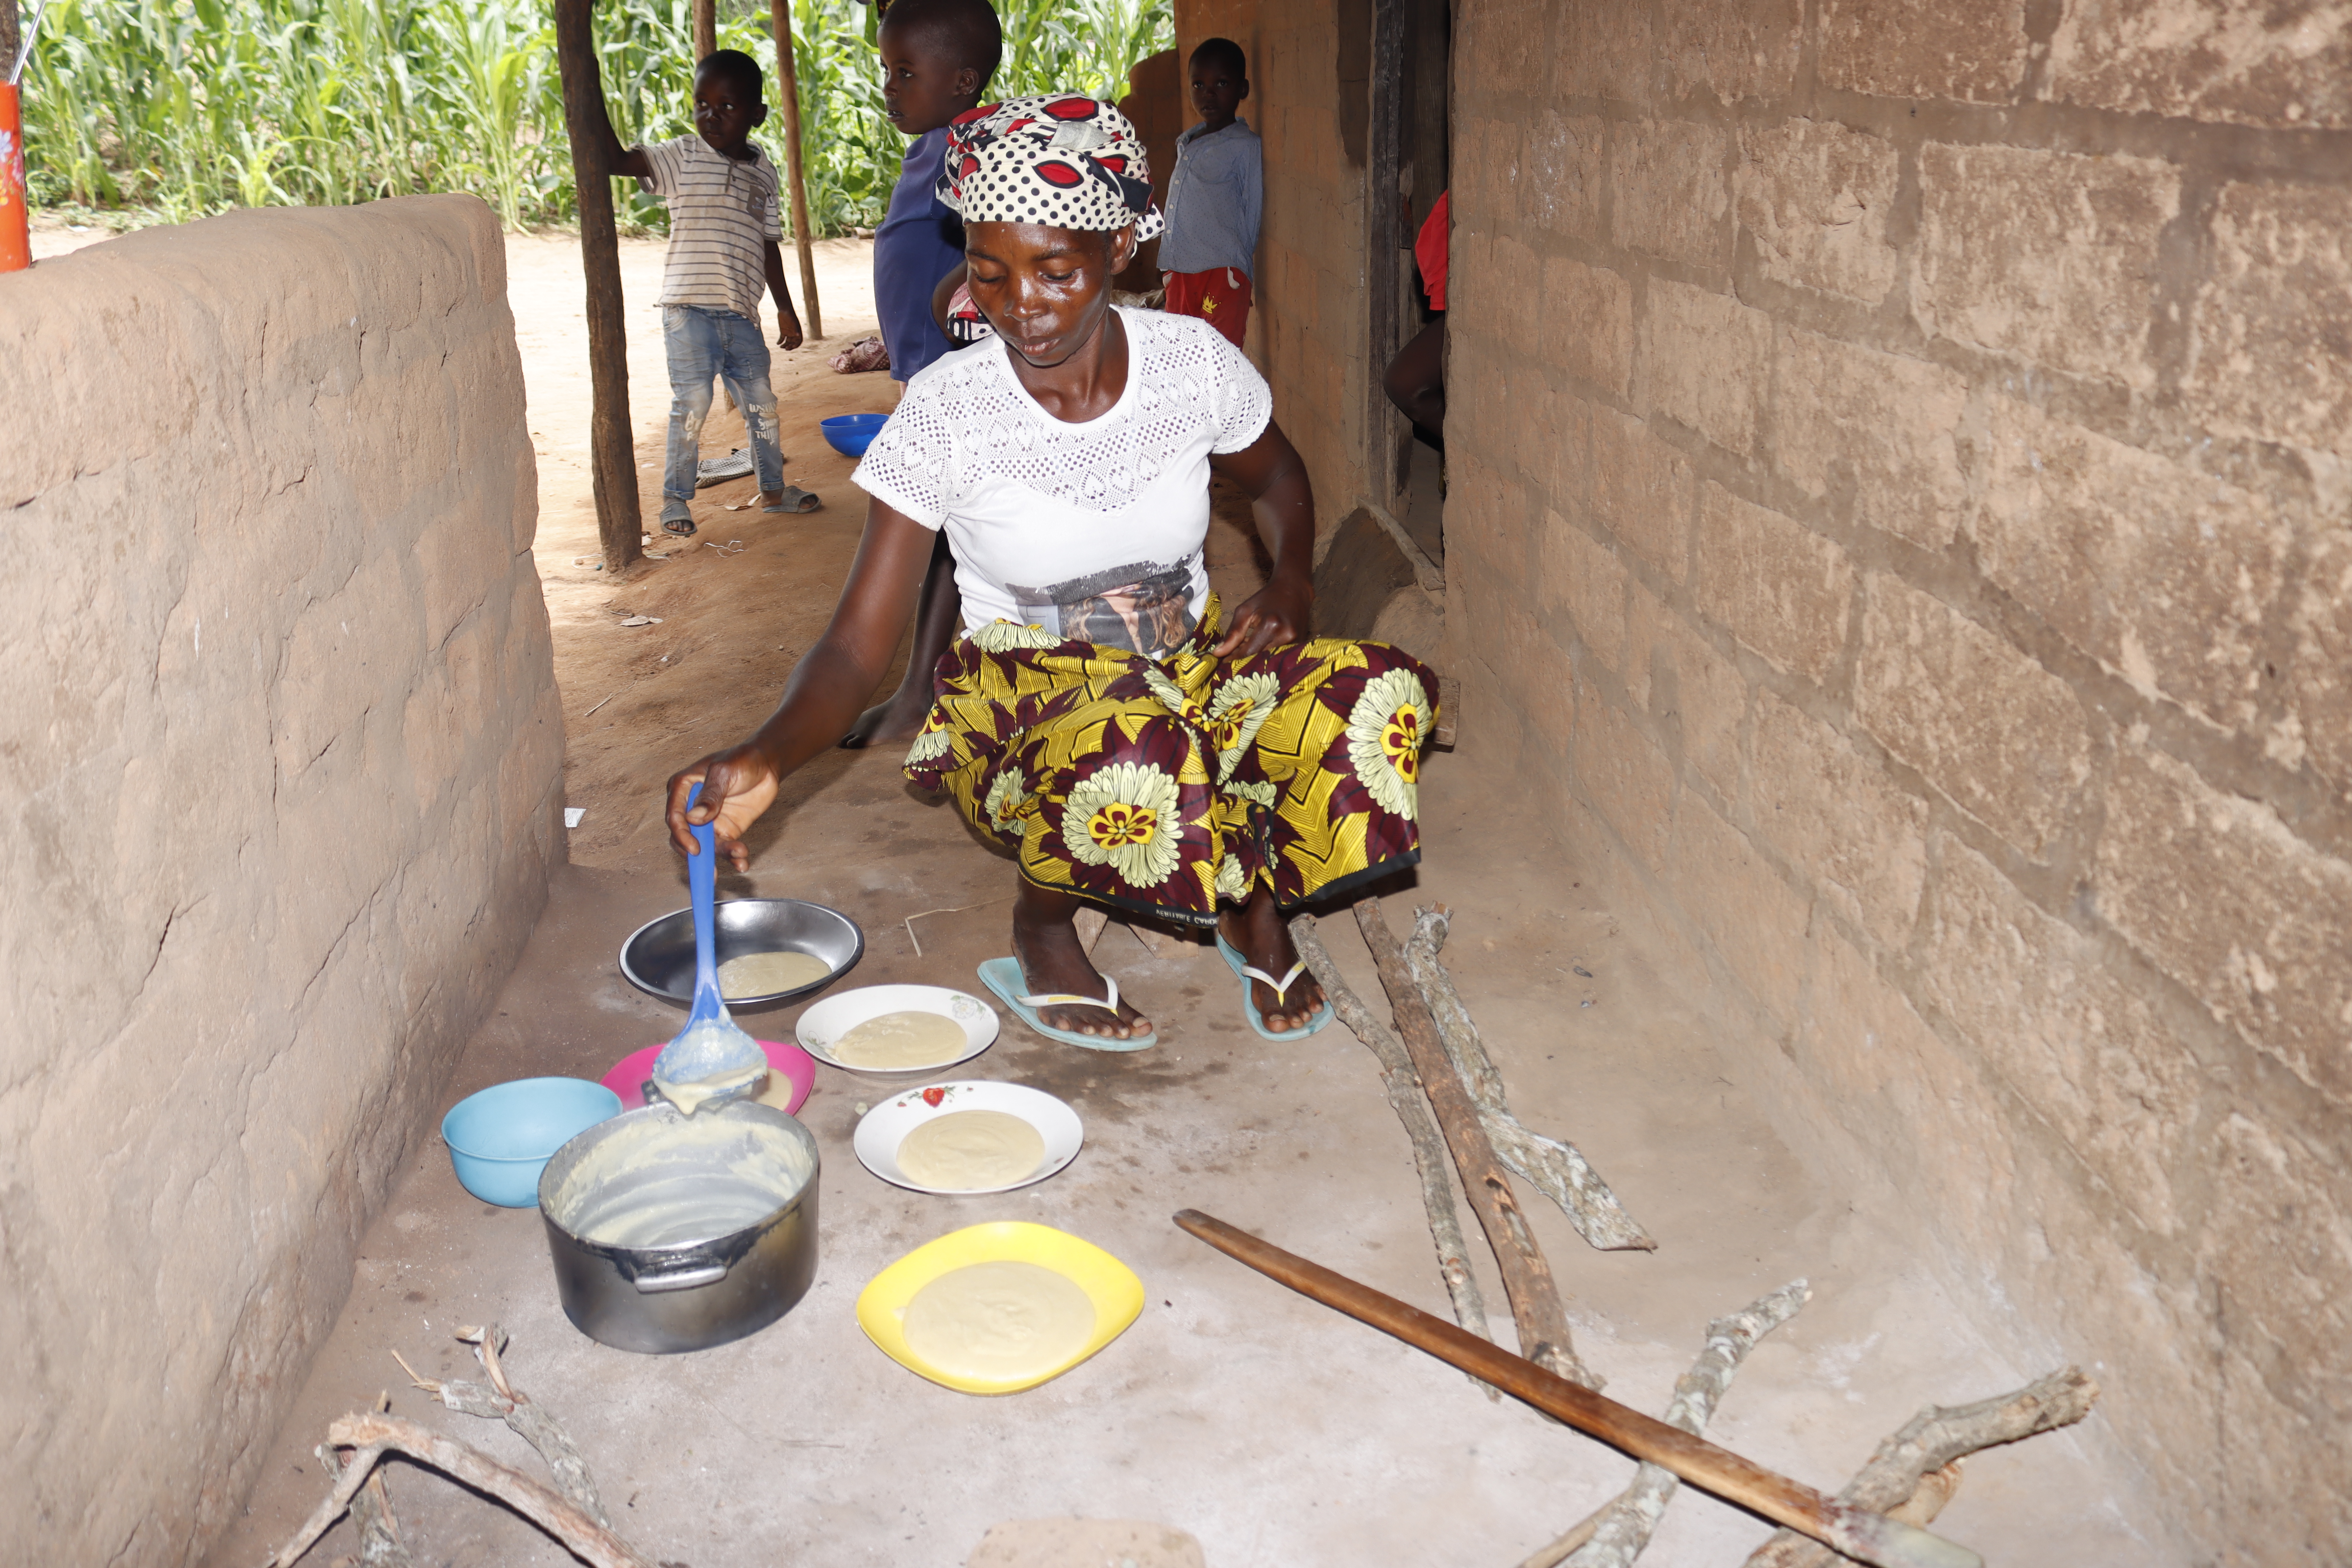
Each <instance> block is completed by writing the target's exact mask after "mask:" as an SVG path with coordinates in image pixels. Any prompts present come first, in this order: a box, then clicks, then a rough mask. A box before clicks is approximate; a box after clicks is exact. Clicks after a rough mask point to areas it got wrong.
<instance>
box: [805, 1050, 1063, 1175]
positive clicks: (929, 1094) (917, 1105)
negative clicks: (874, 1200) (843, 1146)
mask: <svg viewBox="0 0 2352 1568" xmlns="http://www.w3.org/2000/svg"><path fill="white" fill-rule="evenodd" d="M967 1110H991V1111H994V1112H996V1113H997V1114H999V1115H1002V1116H1011V1117H1014V1118H1016V1119H1018V1120H1020V1121H1025V1122H1027V1123H1028V1124H1029V1126H1030V1127H1031V1129H1032V1130H1033V1131H1035V1132H1036V1134H1037V1136H1038V1138H1039V1139H1040V1140H1041V1141H1042V1142H1044V1143H1045V1153H1044V1155H1043V1156H1042V1157H1040V1158H1039V1160H1038V1161H1037V1163H1036V1164H1035V1165H1034V1167H1033V1168H1032V1169H1031V1170H1030V1171H1029V1173H1028V1174H1026V1175H1024V1176H1022V1177H1021V1178H1019V1179H1018V1180H1016V1181H1009V1182H1004V1183H1001V1184H997V1185H994V1186H985V1187H935V1186H927V1185H925V1184H923V1183H921V1182H919V1181H917V1180H915V1179H914V1178H913V1177H911V1176H909V1175H908V1174H907V1173H906V1172H905V1171H903V1170H901V1169H900V1168H899V1166H898V1147H899V1145H900V1144H902V1143H904V1142H906V1141H907V1138H908V1135H909V1134H910V1133H912V1132H914V1131H915V1130H916V1129H918V1128H919V1127H921V1126H922V1125H923V1124H924V1123H926V1122H929V1121H938V1120H939V1119H940V1118H941V1117H946V1116H953V1115H956V1114H958V1113H960V1112H962V1111H967ZM1084 1142H1086V1133H1085V1130H1084V1129H1083V1128H1081V1127H1080V1126H1079V1124H1078V1113H1077V1112H1076V1111H1075V1110H1071V1109H1070V1108H1069V1107H1068V1106H1067V1105H1066V1104H1064V1103H1063V1102H1062V1101H1061V1100H1056V1099H1055V1098H1054V1097H1053V1096H1052V1095H1050V1094H1047V1093H1046V1092H1045V1090H1043V1089H1029V1088H1027V1087H1025V1086H1024V1085H1021V1084H1017V1083H990V1082H986V1081H983V1080H980V1079H968V1080H966V1081H963V1082H961V1083H934V1084H929V1085H927V1086H926V1087H924V1088H922V1089H908V1090H907V1091H906V1092H905V1093H903V1094H897V1095H893V1096H891V1097H890V1098H889V1099H888V1100H884V1101H883V1102H882V1103H881V1104H879V1105H877V1106H876V1107H875V1108H874V1109H873V1110H869V1111H867V1112H866V1114H865V1116H864V1117H862V1118H860V1119H859V1121H858V1123H857V1132H856V1136H855V1137H854V1138H852V1139H851V1140H850V1147H851V1148H852V1149H854V1150H856V1153H857V1161H858V1163H860V1164H862V1165H864V1166H865V1167H866V1169H867V1170H869V1171H871V1172H873V1173H875V1174H876V1175H877V1176H879V1177H881V1178H882V1179H883V1180H884V1181H886V1182H888V1183H889V1184H891V1185H892V1186H898V1187H906V1188H908V1189H909V1190H911V1191H914V1192H918V1193H935V1194H940V1196H943V1197H957V1198H962V1197H971V1196H974V1195H976V1194H982V1193H1009V1192H1011V1191H1013V1188H1015V1187H1025V1186H1028V1185H1030V1184H1032V1183H1035V1182H1042V1181H1044V1180H1045V1178H1046V1177H1048V1176H1050V1175H1053V1174H1054V1173H1055V1172H1057V1171H1059V1170H1061V1169H1062V1168H1063V1167H1064V1166H1066V1165H1067V1164H1068V1163H1070V1162H1071V1161H1073V1160H1075V1159H1076V1158H1077V1157H1078V1149H1079V1147H1080V1145H1082V1144H1083V1143H1084Z"/></svg>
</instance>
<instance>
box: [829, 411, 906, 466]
mask: <svg viewBox="0 0 2352 1568" xmlns="http://www.w3.org/2000/svg"><path fill="white" fill-rule="evenodd" d="M889 422H890V416H888V415H887V414H836V415H835V416H833V417H832V418H830V419H826V420H822V421H820V422H819V424H818V426H817V428H819V429H820V430H823V431H824V444H825V445H826V446H828V447H832V448H833V449H834V450H835V451H836V452H838V453H840V454H841V455H842V456H843V457H845V458H862V457H864V456H866V447H871V446H872V445H874V437H877V436H878V435H880V434H881V433H882V426H885V425H887V424H888V423H889Z"/></svg>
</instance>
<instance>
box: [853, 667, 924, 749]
mask: <svg viewBox="0 0 2352 1568" xmlns="http://www.w3.org/2000/svg"><path fill="white" fill-rule="evenodd" d="M930 712H931V683H930V681H929V679H923V680H916V679H911V676H910V678H909V679H906V680H903V681H901V682H899V684H898V690H896V691H894V692H892V693H891V694H890V697H889V700H887V701H885V702H877V703H876V704H875V705H874V706H873V707H871V708H868V709H867V710H866V711H865V712H863V713H860V714H859V715H858V716H857V722H856V723H855V724H852V725H851V726H850V727H849V733H848V734H846V735H844V736H843V737H842V738H841V748H842V750H844V751H845V752H862V751H864V750H865V749H866V747H868V746H870V745H872V744H874V743H875V742H877V741H911V740H913V739H914V738H915V736H916V735H917V734H918V733H919V732H920V731H921V730H922V728H923V721H924V720H925V719H928V718H929V717H930Z"/></svg>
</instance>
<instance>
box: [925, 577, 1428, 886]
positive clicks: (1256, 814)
mask: <svg viewBox="0 0 2352 1568" xmlns="http://www.w3.org/2000/svg"><path fill="white" fill-rule="evenodd" d="M1218 619H1219V615H1218V608H1217V602H1216V600H1215V598H1214V597H1213V596H1212V597H1211V599H1210V600H1209V604H1208V608H1207V613H1206V614H1205V615H1203V616H1202V619H1201V624H1200V626H1198V627H1196V628H1195V629H1194V631H1193V633H1192V636H1191V637H1188V638H1187V639H1186V640H1185V642H1184V644H1183V645H1182V646H1181V647H1179V648H1178V649H1177V651H1176V652H1175V653H1173V654H1171V656H1169V657H1168V658H1163V659H1155V658H1150V656H1148V655H1144V654H1139V653H1131V652H1129V651H1127V650H1125V649H1120V648H1111V647H1102V646H1100V645H1098V644H1096V643H1090V642H1080V641H1064V640H1063V639H1062V638H1060V637H1055V635H1054V634H1052V633H1050V632H1046V631H1044V630H1042V629H1040V628H1038V627H1036V626H1014V625H1013V623H1012V622H1010V621H996V622H993V623H992V624H990V625H988V626H982V627H980V628H978V629H977V630H975V631H972V632H971V633H970V634H968V635H967V636H965V637H962V638H960V639H959V640H958V641H957V643H956V645H955V647H952V648H950V650H949V651H948V652H947V654H946V655H945V656H943V657H942V658H940V663H939V668H938V671H937V674H936V677H935V684H934V688H933V689H934V690H935V691H936V692H937V698H936V700H935V701H934V702H933V703H932V705H931V711H930V717H929V719H928V720H927V721H925V723H924V725H923V731H922V733H921V734H919V735H918V736H917V737H916V738H915V743H914V745H913V747H912V748H911V749H910V750H909V751H908V753H907V776H908V778H909V779H911V780H913V781H914V782H915V783H916V784H919V785H920V786H922V787H923V788H924V789H927V790H930V791H934V792H944V793H946V794H947V795H949V796H950V797H951V798H952V799H953V800H954V801H955V803H956V805H957V807H958V808H959V809H961V811H962V813H963V815H964V817H965V819H966V820H967V821H969V822H970V823H971V825H972V826H974V827H976V828H978V829H979V830H980V831H982V833H986V834H989V835H991V836H992V837H995V838H996V839H998V840H999V841H1001V842H1003V843H1004V844H1005V845H1007V846H1009V847H1011V848H1012V849H1013V852H1014V854H1015V855H1016V856H1017V857H1018V858H1019V860H1020V862H1021V871H1022V875H1024V877H1026V878H1027V879H1029V880H1031V881H1033V882H1034V883H1037V884H1038V885H1039V886H1041V887H1045V888H1054V889H1062V890H1065V891H1067V892H1071V893H1076V894H1077V895H1079V896H1080V897H1082V898H1086V899H1089V900H1094V901H1096V902H1098V903H1105V904H1111V905H1115V906H1117V907H1118V908H1121V909H1125V910H1135V911H1138V912H1141V913H1148V914H1152V915H1157V916H1160V917H1161V918H1164V919H1168V920H1173V921H1184V922H1188V923H1192V924H1197V925H1205V924H1208V923H1210V922H1211V921H1214V920H1215V919H1216V915H1217V907H1218V904H1219V903H1220V901H1223V902H1224V903H1229V904H1240V903H1245V902H1247V901H1248V900H1249V899H1250V898H1251V896H1252V895H1253V894H1254V893H1255V890H1256V889H1258V888H1259V887H1261V886H1264V887H1268V888H1271V889H1273V890H1274V897H1275V900H1276V903H1277V904H1278V905H1280V906H1281V907H1283V908H1289V907H1291V906H1293V905H1297V904H1300V903H1304V902H1306V901H1307V900H1312V899H1320V898H1328V897H1331V896H1335V895H1338V894H1341V893H1345V892H1347V891H1349V889H1350V888H1351V887H1353V886H1356V885H1360V884H1361V883H1363V882H1366V881H1370V880H1371V879H1375V878H1378V877H1380V876H1381V875H1383V874H1385V873H1387V872H1390V871H1394V870H1398V869H1401V868H1404V867H1406V866H1410V865H1412V864H1413V863H1414V862H1415V861H1417V860H1418V859H1420V858H1421V849H1420V842H1421V839H1420V829H1419V826H1418V824H1417V822H1416V820H1415V817H1416V813H1417V810H1418V805H1417V799H1416V796H1417V786H1418V783H1419V780H1420V775H1421V752H1422V748H1423V745H1424V744H1425V743H1426V742H1427V741H1428V739H1429V736H1430V734H1431V732H1432V729H1433V724H1434V721H1435V719H1436V704H1435V701H1434V697H1435V693H1436V689H1437V679H1436V677H1435V676H1434V675H1433V674H1432V673H1431V671H1430V669H1429V668H1428V667H1427V666H1426V665H1424V664H1423V663H1422V662H1421V661H1420V660H1419V659H1416V658H1412V656H1411V655H1410V654H1407V653H1404V652H1402V650H1400V649H1397V648H1394V647H1390V646H1389V645H1387V644H1386V643H1374V642H1346V641H1341V640H1339V639H1336V638H1318V639H1317V640H1315V641H1313V642H1307V643H1297V644H1293V645H1292V646H1290V647H1276V648H1268V649H1267V650H1266V651H1265V652H1264V653H1260V654H1255V655H1253V656H1251V657H1249V658H1223V659H1221V658H1217V657H1216V656H1215V655H1214V654H1213V653H1211V652H1210V651H1209V650H1210V649H1211V648H1212V647H1213V646H1214V645H1215V643H1216V641H1217V635H1218V634H1217V625H1218Z"/></svg>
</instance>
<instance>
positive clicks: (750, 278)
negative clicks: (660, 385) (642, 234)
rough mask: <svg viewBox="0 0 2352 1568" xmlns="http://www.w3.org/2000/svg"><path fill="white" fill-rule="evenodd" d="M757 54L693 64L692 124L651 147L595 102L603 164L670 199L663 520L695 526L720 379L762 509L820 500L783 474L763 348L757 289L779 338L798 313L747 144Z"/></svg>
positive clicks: (678, 530)
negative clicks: (617, 129) (714, 390)
mask: <svg viewBox="0 0 2352 1568" xmlns="http://www.w3.org/2000/svg"><path fill="white" fill-rule="evenodd" d="M765 86H766V82H765V79H764V77H763V76H762V75H761V70H760V66H759V62H758V61H756V60H754V59H752V58H751V56H749V55H747V54H744V53H742V52H741V51H740V50H736V49H720V50H718V51H717V52H715V53H713V54H711V55H709V56H707V57H706V58H704V59H703V60H702V62H701V63H700V64H699V65H698V66H696V67H695V68H694V128H695V131H696V132H697V134H695V135H692V136H680V137H677V139H675V140H674V141H669V142H656V143H655V144H654V145H653V146H650V147H630V148H623V147H622V145H621V141H620V138H619V137H617V136H615V135H614V133H613V122H612V121H611V119H610V118H609V117H608V116H607V115H606V113H605V112H604V95H603V94H602V93H601V92H600V93H596V94H594V95H593V96H592V98H591V99H590V101H591V102H592V103H593V105H594V106H595V107H594V114H595V120H596V124H597V126H598V128H599V129H600V130H601V131H602V132H603V142H604V146H603V148H602V149H601V151H602V152H603V153H604V166H605V168H606V169H608V170H609V171H610V172H612V173H613V174H627V175H634V176H635V178H636V179H637V180H638V181H640V182H641V183H643V184H644V185H645V187H646V189H647V190H649V191H651V192H653V193H654V194H655V195H658V196H662V197H664V198H666V199H667V201H668V204H669V258H668V260H667V263H666V264H665V266H664V268H663V270H662V291H661V299H660V304H661V310H662V335H663V338H664V341H665V344H666V347H667V351H668V360H669V385H670V410H669V447H668V450H667V454H666V456H665V458H664V460H663V463H662V509H661V525H662V527H663V528H664V529H666V530H667V531H669V532H671V533H675V534H680V535H687V534H691V533H693V532H694V512H693V509H692V508H691V507H690V506H689V505H688V502H689V501H691V500H692V499H693V497H694V489H695V468H696V465H697V463H698V460H699V458H700V455H701V447H702V422H703V420H704V419H705V418H707V417H708V416H709V413H710V381H711V378H712V377H713V376H719V377H721V378H723V379H724V380H725V381H726V383H727V386H728V390H729V391H730V393H731V394H733V395H734V398H735V405H736V406H737V407H738V408H740V409H741V410H742V411H743V426H744V428H745V430H746V431H747V432H748V433H749V434H750V436H751V461H752V467H753V468H755V469H756V470H757V471H758V474H759V479H760V510H761V511H772V512H793V511H814V510H816V509H817V506H818V501H817V498H816V497H815V496H814V495H812V494H810V493H809V492H808V491H806V490H803V489H798V488H796V487H794V486H791V485H787V484H785V483H784V455H783V450H782V444H781V443H780V441H779V440H778V438H777V431H776V395H775V392H774V390H773V389H772V387H770V385H769V384H768V365H769V359H768V348H767V345H766V344H765V343H764V342H761V339H760V290H761V286H762V285H763V284H764V285H765V286H766V288H767V289H768V290H769V292H771V293H772V294H774V295H775V297H776V346H777V347H779V348H784V349H796V348H798V347H800V345H801V322H800V316H799V314H798V313H797V312H795V311H794V310H793V297H792V291H791V290H790V289H787V288H786V287H785V286H784V258H783V252H782V249H781V248H780V242H781V241H782V239H783V237H784V235H783V229H782V226H781V225H780V224H779V223H778V221H777V217H776V184H777V182H776V165H775V163H773V162H772V160H771V159H770V158H769V157H768V156H767V155H766V154H765V153H762V152H761V151H760V149H759V148H758V147H757V146H755V145H754V144H753V143H752V142H751V128H752V127H753V126H755V125H759V124H761V122H763V121H766V119H767V118H768V106H767V104H766V103H765V102H763V101H761V94H762V92H763V90H764V89H765Z"/></svg>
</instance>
